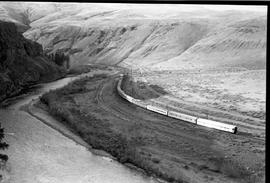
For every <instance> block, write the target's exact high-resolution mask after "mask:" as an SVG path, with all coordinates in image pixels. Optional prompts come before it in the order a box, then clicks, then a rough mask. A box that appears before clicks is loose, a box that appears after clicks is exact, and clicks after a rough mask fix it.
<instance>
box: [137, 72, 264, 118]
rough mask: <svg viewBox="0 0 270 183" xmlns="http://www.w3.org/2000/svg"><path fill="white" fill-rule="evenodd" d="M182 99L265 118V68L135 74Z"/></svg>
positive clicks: (138, 77) (139, 78)
mask: <svg viewBox="0 0 270 183" xmlns="http://www.w3.org/2000/svg"><path fill="white" fill-rule="evenodd" d="M143 77H144V78H146V79H147V81H148V82H149V83H151V84H152V85H157V86H159V87H160V88H163V90H165V91H166V92H167V93H170V94H172V95H174V96H175V97H177V98H179V99H180V100H183V101H185V102H188V103H190V105H192V104H199V105H201V106H207V107H210V108H216V109H220V110H223V111H228V112H234V113H238V114H242V115H245V116H250V117H253V118H257V119H260V120H265V102H266V70H242V71H225V70H224V71H205V72H180V71H179V72H175V71H169V73H167V72H151V73H145V74H144V75H137V79H138V80H141V79H142V78H143Z"/></svg>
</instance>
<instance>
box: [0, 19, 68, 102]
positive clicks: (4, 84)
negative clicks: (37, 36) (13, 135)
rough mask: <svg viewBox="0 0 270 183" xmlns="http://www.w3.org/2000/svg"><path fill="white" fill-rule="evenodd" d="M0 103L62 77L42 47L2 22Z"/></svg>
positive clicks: (13, 26)
mask: <svg viewBox="0 0 270 183" xmlns="http://www.w3.org/2000/svg"><path fill="white" fill-rule="evenodd" d="M0 58H1V59H0V86H1V87H0V101H1V100H3V99H5V98H6V97H9V96H12V95H15V94H17V93H18V92H20V90H21V89H23V88H24V87H27V86H28V85H31V84H35V83H39V82H44V81H50V80H54V79H57V78H59V77H61V76H63V74H64V71H63V70H62V69H60V68H59V67H58V66H57V65H56V64H54V63H53V62H52V61H50V60H48V58H46V57H45V56H44V54H43V50H42V46H41V45H40V44H38V43H36V42H33V41H31V40H27V39H25V38H24V37H23V36H22V34H20V33H19V32H18V31H17V28H16V26H15V24H14V23H10V22H3V21H0Z"/></svg>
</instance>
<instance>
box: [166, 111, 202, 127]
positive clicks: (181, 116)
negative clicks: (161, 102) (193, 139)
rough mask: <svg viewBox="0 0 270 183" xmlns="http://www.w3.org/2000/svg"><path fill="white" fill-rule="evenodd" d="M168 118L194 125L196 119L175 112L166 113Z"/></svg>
mask: <svg viewBox="0 0 270 183" xmlns="http://www.w3.org/2000/svg"><path fill="white" fill-rule="evenodd" d="M168 116H170V117H172V118H176V119H181V120H183V121H187V122H190V123H194V124H196V122H197V119H198V118H197V117H194V116H190V115H187V114H183V113H180V112H176V111H168Z"/></svg>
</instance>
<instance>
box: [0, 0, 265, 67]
mask: <svg viewBox="0 0 270 183" xmlns="http://www.w3.org/2000/svg"><path fill="white" fill-rule="evenodd" d="M0 7H1V12H0V13H1V17H3V18H5V19H9V20H10V21H13V22H15V23H17V25H18V26H19V27H22V26H24V28H25V29H22V30H26V31H25V32H24V36H25V37H26V38H29V39H31V40H34V41H37V42H38V43H40V44H42V45H43V48H44V49H45V50H46V52H49V53H53V52H56V50H63V51H65V52H66V53H69V55H70V58H71V65H77V64H79V65H81V64H86V63H105V64H110V65H111V64H119V65H122V66H125V67H127V66H130V65H132V66H133V67H144V68H145V67H147V68H149V69H174V70H180V69H208V68H216V67H244V68H248V69H251V68H265V62H266V58H265V55H266V40H265V39H266V12H265V13H264V12H256V11H236V10H230V11H214V10H212V9H208V8H207V7H203V8H199V7H196V6H184V5H182V6H181V5H174V6H170V5H158V6H150V5H135V4H132V5H126V4H114V5H110V4H90V3H89V4H83V3H77V4H76V3H73V4H71V3H66V4H57V3H39V4H38V3H19V4H15V3H3V2H2V3H1V4H0ZM44 7H45V8H44ZM160 7H161V8H160ZM43 10H44V11H43Z"/></svg>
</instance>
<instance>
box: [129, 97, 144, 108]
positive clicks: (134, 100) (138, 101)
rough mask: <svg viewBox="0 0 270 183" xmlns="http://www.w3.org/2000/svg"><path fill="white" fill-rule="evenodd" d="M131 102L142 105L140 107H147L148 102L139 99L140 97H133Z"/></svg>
mask: <svg viewBox="0 0 270 183" xmlns="http://www.w3.org/2000/svg"><path fill="white" fill-rule="evenodd" d="M131 102H132V103H133V104H135V105H137V106H140V107H142V108H144V109H146V106H147V104H146V103H145V102H143V101H141V100H138V99H132V101H131Z"/></svg>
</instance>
